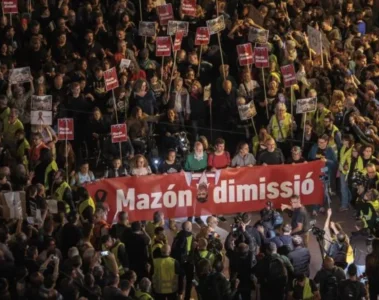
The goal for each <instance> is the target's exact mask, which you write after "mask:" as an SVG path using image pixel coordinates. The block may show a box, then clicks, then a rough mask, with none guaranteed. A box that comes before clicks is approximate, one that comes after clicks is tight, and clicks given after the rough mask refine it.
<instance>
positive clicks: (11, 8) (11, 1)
mask: <svg viewBox="0 0 379 300" xmlns="http://www.w3.org/2000/svg"><path fill="white" fill-rule="evenodd" d="M2 5H3V13H5V14H18V4H17V0H3V3H2Z"/></svg>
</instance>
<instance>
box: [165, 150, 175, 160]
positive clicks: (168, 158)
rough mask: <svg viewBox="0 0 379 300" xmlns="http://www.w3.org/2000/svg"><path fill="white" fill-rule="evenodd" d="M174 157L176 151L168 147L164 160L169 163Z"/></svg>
mask: <svg viewBox="0 0 379 300" xmlns="http://www.w3.org/2000/svg"><path fill="white" fill-rule="evenodd" d="M175 159H176V151H175V149H169V150H168V153H167V158H166V160H167V161H168V162H170V163H174V162H175Z"/></svg>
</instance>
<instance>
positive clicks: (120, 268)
mask: <svg viewBox="0 0 379 300" xmlns="http://www.w3.org/2000/svg"><path fill="white" fill-rule="evenodd" d="M120 246H124V243H121V242H120V241H117V242H116V244H115V245H114V246H113V248H112V249H111V251H110V252H112V253H113V255H114V257H115V259H116V263H117V268H118V274H119V275H120V276H121V275H124V274H125V270H124V266H123V265H122V263H121V262H120V259H119V257H118V248H119V247H120ZM101 248H102V249H103V251H106V250H107V248H106V247H105V246H104V245H102V246H101ZM103 258H104V263H105V265H106V266H107V267H108V269H109V270H112V263H111V261H110V260H109V258H108V257H106V256H104V257H103Z"/></svg>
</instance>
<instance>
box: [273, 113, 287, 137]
mask: <svg viewBox="0 0 379 300" xmlns="http://www.w3.org/2000/svg"><path fill="white" fill-rule="evenodd" d="M270 128H271V132H270V133H271V135H272V137H273V138H274V139H275V141H283V140H285V139H286V138H287V137H288V136H290V135H291V128H292V115H291V114H289V113H286V114H285V115H284V119H283V120H282V121H281V123H280V126H279V123H278V117H277V116H276V115H274V116H272V117H271V122H270ZM280 128H281V129H282V130H280ZM282 133H283V135H284V136H282Z"/></svg>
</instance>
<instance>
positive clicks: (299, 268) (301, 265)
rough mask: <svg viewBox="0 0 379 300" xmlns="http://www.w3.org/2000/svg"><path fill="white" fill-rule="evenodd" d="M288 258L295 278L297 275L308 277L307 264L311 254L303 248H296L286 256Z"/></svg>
mask: <svg viewBox="0 0 379 300" xmlns="http://www.w3.org/2000/svg"><path fill="white" fill-rule="evenodd" d="M288 258H289V259H290V261H291V264H292V265H293V268H294V273H295V276H296V275H297V274H305V276H306V277H309V264H310V262H311V254H310V253H309V250H308V249H307V248H304V247H296V248H295V249H294V250H293V251H292V252H290V253H289V254H288Z"/></svg>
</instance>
